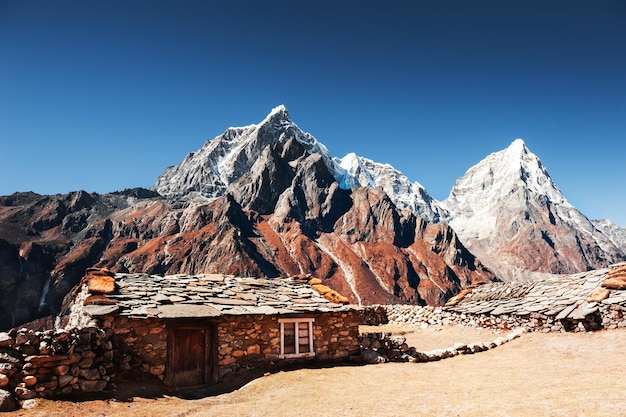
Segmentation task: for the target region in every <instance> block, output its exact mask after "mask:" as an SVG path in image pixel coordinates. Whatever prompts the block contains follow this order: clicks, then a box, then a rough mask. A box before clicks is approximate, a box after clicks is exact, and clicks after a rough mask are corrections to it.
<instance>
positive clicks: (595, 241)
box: [153, 106, 626, 280]
mask: <svg viewBox="0 0 626 417" xmlns="http://www.w3.org/2000/svg"><path fill="white" fill-rule="evenodd" d="M289 138H295V139H296V141H298V142H299V143H302V144H303V145H304V146H305V147H306V149H307V152H308V153H310V154H314V153H317V154H319V155H321V157H322V160H323V162H324V164H325V165H326V167H327V168H328V170H329V171H330V172H331V173H332V175H333V176H334V178H335V181H337V183H338V185H339V187H340V188H342V189H356V188H361V187H368V188H373V187H381V188H382V189H383V190H384V192H385V193H387V195H388V196H389V198H390V199H391V201H392V202H393V203H394V204H395V205H396V206H397V207H398V208H400V209H406V210H409V211H411V212H412V213H413V214H415V215H416V216H420V217H422V218H423V219H425V220H426V221H428V222H444V223H446V224H450V225H451V226H452V227H453V229H455V231H457V233H458V234H459V237H460V239H461V241H462V242H463V243H464V244H465V245H466V246H467V247H469V248H471V251H473V252H474V253H476V254H477V255H478V256H479V257H480V258H481V259H483V260H484V261H485V262H488V265H489V266H490V268H491V269H492V270H493V271H494V272H495V273H496V275H498V276H499V277H502V278H503V279H509V280H510V279H538V278H541V277H542V276H545V275H546V274H554V273H559V274H561V273H575V272H579V271H584V270H588V269H596V268H602V267H606V266H608V265H609V264H611V263H615V262H619V261H622V260H624V259H626V240H625V239H624V238H621V237H620V236H623V235H624V234H626V229H619V228H617V230H615V229H611V228H607V227H596V225H595V224H594V223H592V222H591V221H590V220H589V219H587V218H586V217H585V216H584V215H583V214H582V213H580V212H579V211H578V210H577V209H576V208H575V207H573V206H572V205H571V204H570V203H569V202H568V201H567V199H566V198H565V197H564V196H563V194H562V193H561V191H560V190H559V189H558V187H557V186H556V184H554V182H553V181H552V179H551V178H550V175H549V174H548V171H547V169H546V167H545V166H544V165H543V164H542V163H541V161H540V160H539V158H538V157H537V156H536V155H534V154H533V153H532V152H530V150H529V149H528V148H527V147H526V144H525V143H524V141H523V140H522V139H516V140H514V141H513V142H512V143H511V145H510V146H509V147H508V148H507V149H505V150H502V151H499V152H495V153H493V154H491V155H489V156H487V157H486V158H485V159H484V160H483V161H481V162H479V163H478V164H476V165H475V166H474V167H472V168H470V169H469V170H468V171H467V172H466V174H465V175H464V176H463V177H461V178H459V179H458V180H457V183H456V184H455V186H454V187H453V189H452V191H451V193H450V196H449V197H448V198H446V199H445V200H444V201H437V200H436V199H434V198H432V197H431V196H430V195H429V194H428V192H427V191H426V189H425V188H424V187H423V186H422V185H421V184H419V183H418V182H411V181H410V180H409V179H408V178H407V177H406V176H405V175H404V174H402V173H401V172H400V171H398V170H396V169H395V168H393V167H392V166H391V165H388V164H381V163H377V162H375V161H372V160H369V159H367V158H363V157H360V156H357V155H356V154H354V153H350V154H348V155H346V156H345V157H343V158H336V157H332V156H331V155H330V153H329V152H328V149H327V148H326V147H325V146H324V145H323V144H321V143H320V142H319V141H317V140H316V139H315V138H314V137H313V136H312V135H310V134H309V133H306V132H304V131H302V130H301V129H300V128H299V127H298V126H297V125H296V124H295V123H294V122H293V121H292V120H291V118H290V117H289V114H288V112H287V109H286V108H285V107H284V106H278V107H276V108H275V109H273V110H272V112H271V113H270V114H269V115H268V116H267V117H266V118H265V119H264V120H263V121H262V122H260V123H259V124H257V125H250V126H248V127H244V128H231V129H228V130H227V131H226V132H225V133H224V134H223V135H220V136H218V137H216V138H215V139H213V140H211V141H207V142H206V143H205V144H204V146H203V147H202V148H201V149H200V150H199V151H198V152H196V153H194V154H190V156H188V157H187V158H185V160H184V161H182V162H181V163H180V164H179V165H177V166H175V167H170V168H168V169H167V170H166V171H165V172H164V173H163V175H161V177H159V179H158V180H157V182H156V183H155V184H154V186H153V189H154V190H155V191H158V192H159V193H161V194H163V195H166V196H168V197H170V198H171V197H172V196H174V197H180V196H181V194H180V193H181V192H182V195H185V196H187V197H192V196H194V195H195V194H197V193H196V191H197V190H206V189H207V188H211V190H213V189H215V190H223V189H224V187H225V186H226V184H228V183H230V182H232V181H234V180H236V179H237V178H239V177H240V176H241V175H243V174H244V173H245V172H248V171H249V170H250V168H251V167H252V164H253V163H254V161H255V158H256V157H257V156H258V155H260V152H261V151H262V149H264V147H265V146H267V145H268V144H270V143H284V141H285V140H287V139H289ZM225 143H226V145H224V144H225ZM232 143H235V144H236V146H233V145H231V144H232ZM209 154H210V155H211V156H207V155H209ZM198 155H204V156H203V157H199V156H198ZM203 172H212V173H220V176H221V177H220V178H222V179H221V180H215V181H214V182H213V183H209V184H208V185H207V183H206V182H204V181H208V180H210V178H208V177H202V178H200V177H197V176H195V174H190V173H203ZM182 173H185V174H184V175H182ZM190 179H193V181H191V182H189V181H190ZM211 184H213V185H211ZM170 189H174V190H179V191H177V192H176V193H178V194H171V193H170V191H169V190H170ZM202 195H203V196H204V197H208V198H211V197H214V196H216V195H221V194H220V193H217V194H216V193H214V192H202ZM620 230H621V231H620ZM609 233H611V236H608V235H607V234H609ZM526 240H528V243H526ZM520 248H524V249H520ZM532 253H540V254H542V256H534V255H532Z"/></svg>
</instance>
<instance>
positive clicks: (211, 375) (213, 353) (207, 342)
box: [165, 320, 219, 389]
mask: <svg viewBox="0 0 626 417" xmlns="http://www.w3.org/2000/svg"><path fill="white" fill-rule="evenodd" d="M166 329H167V355H166V365H165V384H166V385H168V386H170V387H172V388H182V389H184V388H190V387H188V386H185V387H175V386H172V380H173V379H174V374H173V373H172V371H171V364H172V363H174V361H175V358H174V357H173V349H172V347H171V346H173V338H174V334H175V333H176V331H177V330H198V331H202V330H204V358H202V360H203V361H204V364H205V367H204V383H203V384H201V385H210V384H215V383H217V381H218V378H219V374H218V370H217V363H218V356H217V354H218V346H217V325H216V324H215V323H212V322H209V321H199V320H185V321H180V320H176V321H172V322H170V323H167V325H166Z"/></svg>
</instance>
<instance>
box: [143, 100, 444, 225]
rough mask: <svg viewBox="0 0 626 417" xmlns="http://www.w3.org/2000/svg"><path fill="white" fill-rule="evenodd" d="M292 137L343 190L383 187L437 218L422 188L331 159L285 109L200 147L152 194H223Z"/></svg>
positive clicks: (396, 174)
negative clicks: (270, 149)
mask: <svg viewBox="0 0 626 417" xmlns="http://www.w3.org/2000/svg"><path fill="white" fill-rule="evenodd" d="M291 138H295V139H296V140H297V141H298V142H300V143H302V144H303V145H304V147H305V148H306V150H307V152H309V153H311V154H312V153H318V154H320V155H322V159H323V161H324V163H325V165H326V166H327V167H328V169H329V171H330V172H331V173H332V174H333V176H334V177H335V179H336V180H337V182H338V184H339V186H340V187H341V188H343V189H352V188H360V187H376V186H380V187H382V188H383V189H384V190H385V192H386V193H387V194H388V195H389V197H390V198H391V200H392V201H393V202H394V203H395V204H396V205H397V206H398V207H399V208H402V209H408V210H411V211H412V212H414V213H415V214H417V215H420V216H422V217H424V218H425V219H426V220H428V221H432V222H436V221H439V219H440V218H441V217H442V213H443V212H442V211H441V209H440V208H439V204H438V202H437V201H436V200H434V199H433V198H432V197H431V196H430V195H428V193H427V192H426V190H425V189H424V187H422V186H421V185H420V184H419V183H417V182H414V183H411V181H410V180H409V179H408V178H407V177H406V176H404V175H403V174H402V173H401V172H400V171H398V170H396V169H395V168H393V167H392V166H391V165H388V164H380V163H377V162H374V161H372V160H370V159H367V158H363V157H360V156H357V155H356V154H354V153H350V154H348V155H346V156H345V157H344V158H341V159H339V158H332V157H331V156H330V152H329V151H328V149H327V148H326V146H324V145H323V144H322V143H321V142H319V141H318V140H317V139H315V138H314V137H313V136H312V135H311V134H309V133H306V132H304V131H302V130H301V129H300V128H299V127H298V126H297V125H296V124H295V123H294V122H293V121H292V120H291V118H290V116H289V113H288V111H287V108H286V107H285V106H284V105H279V106H276V107H274V108H273V109H272V111H271V112H270V113H269V114H268V115H267V116H266V117H265V118H264V119H263V120H262V121H261V122H260V123H258V124H252V125H249V126H244V127H231V128H228V129H226V131H225V132H224V133H223V134H221V135H220V136H217V137H215V138H214V139H212V140H209V141H207V142H205V144H204V145H203V146H202V147H201V148H200V149H199V150H198V151H197V152H193V153H190V154H188V155H187V156H186V157H185V159H184V160H183V161H182V162H181V163H180V164H178V165H176V166H173V167H169V168H167V169H166V170H165V172H164V173H163V174H162V175H161V176H160V177H159V178H158V179H157V181H156V182H155V184H154V186H153V187H152V188H153V190H155V191H157V192H158V193H159V194H161V195H163V196H166V197H169V198H180V197H186V196H189V195H191V196H196V195H200V196H202V197H204V198H209V199H211V198H215V197H218V196H221V195H223V194H224V193H225V192H226V189H227V187H228V185H229V184H231V183H232V182H233V181H235V180H237V179H238V178H240V177H241V176H242V175H243V174H245V173H246V172H248V171H249V170H250V168H251V167H252V164H253V163H254V161H255V160H256V159H257V158H258V157H259V155H260V154H261V153H262V151H263V149H264V148H265V147H267V146H270V145H274V144H277V143H283V144H284V143H286V142H287V141H288V140H289V139H291Z"/></svg>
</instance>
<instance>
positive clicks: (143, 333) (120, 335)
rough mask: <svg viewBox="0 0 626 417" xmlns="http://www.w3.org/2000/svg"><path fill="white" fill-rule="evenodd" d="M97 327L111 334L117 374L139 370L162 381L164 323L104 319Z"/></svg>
mask: <svg viewBox="0 0 626 417" xmlns="http://www.w3.org/2000/svg"><path fill="white" fill-rule="evenodd" d="M99 325H100V326H101V327H102V328H105V329H108V328H110V329H111V330H112V333H113V337H112V341H113V344H114V346H115V350H114V359H115V363H116V365H117V366H118V368H119V371H120V372H127V371H131V370H140V371H143V372H146V373H150V374H152V375H154V376H156V377H158V378H159V379H161V380H163V379H164V377H165V361H166V358H167V331H166V323H165V321H163V320H159V319H133V318H128V317H114V316H104V317H103V318H102V319H101V320H99Z"/></svg>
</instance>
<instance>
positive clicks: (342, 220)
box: [0, 137, 495, 328]
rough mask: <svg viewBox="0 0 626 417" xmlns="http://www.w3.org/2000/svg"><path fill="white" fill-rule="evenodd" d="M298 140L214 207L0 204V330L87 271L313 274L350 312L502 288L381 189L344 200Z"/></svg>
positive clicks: (56, 302) (104, 198) (147, 200)
mask: <svg viewBox="0 0 626 417" xmlns="http://www.w3.org/2000/svg"><path fill="white" fill-rule="evenodd" d="M327 164H328V160H327V159H326V158H325V157H324V155H322V154H320V153H316V152H314V153H309V151H308V148H307V146H306V144H303V143H302V142H301V141H299V140H298V139H297V138H296V137H291V138H289V139H287V140H286V141H285V142H276V143H273V144H271V145H268V146H266V147H265V148H263V150H262V151H261V153H260V154H259V155H258V156H257V157H256V159H255V162H254V164H253V165H252V166H251V167H250V168H249V170H248V171H247V172H245V173H243V174H242V175H241V176H240V177H239V178H236V179H234V180H233V181H232V182H231V183H230V184H229V185H228V186H227V188H226V192H225V194H224V195H222V196H219V197H215V198H213V199H208V200H207V199H188V200H184V201H181V200H180V199H170V200H168V199H164V198H162V197H160V196H157V195H156V194H155V193H153V192H150V191H147V190H129V191H126V192H124V193H119V194H107V195H97V194H88V193H85V192H82V191H81V192H76V193H70V194H68V195H64V196H62V195H59V196H38V195H35V194H14V195H12V196H9V197H4V198H2V199H1V200H0V258H2V259H3V260H5V261H6V262H4V263H3V264H2V268H3V271H2V272H3V275H2V280H3V282H2V286H1V290H0V307H1V308H0V328H7V327H12V326H15V325H18V324H20V323H23V322H25V321H28V320H31V319H33V318H36V317H38V316H41V315H45V314H48V313H57V312H58V311H59V310H60V309H61V308H62V299H63V298H64V297H65V296H66V294H68V292H69V291H70V290H71V289H72V287H73V286H74V285H76V284H77V283H78V282H79V281H80V278H81V277H82V275H83V273H84V271H85V269H86V268H87V267H90V266H97V267H108V268H111V269H112V270H114V271H118V272H145V273H152V274H176V273H201V272H212V273H224V274H234V275H241V276H256V277H276V276H293V275H302V274H311V275H313V276H316V277H318V278H321V279H322V280H323V281H324V283H325V284H326V285H328V286H330V287H331V288H333V289H335V290H337V291H339V292H340V293H342V294H344V295H346V296H347V297H348V298H349V299H350V301H351V302H354V303H361V304H372V303H384V304H388V303H396V302H401V303H413V304H434V305H438V304H443V303H444V302H445V301H446V300H447V299H449V298H450V297H452V296H453V295H454V294H456V293H458V292H459V291H460V290H461V289H462V288H464V287H466V286H468V285H471V284H475V283H479V282H487V281H492V280H494V279H495V277H494V275H493V274H492V273H491V272H490V271H489V270H488V269H486V268H485V267H483V265H482V264H481V263H480V261H479V260H478V259H477V258H475V257H474V256H473V255H472V254H471V253H470V252H468V251H467V250H466V249H465V248H464V247H463V245H462V244H461V243H460V242H459V240H458V239H457V237H456V234H455V233H454V231H453V230H452V229H451V228H450V227H449V226H446V225H445V224H441V223H439V224H430V223H427V222H425V221H424V220H423V219H422V218H420V217H417V216H415V215H414V214H412V213H410V212H408V211H403V210H399V209H398V208H397V207H396V206H395V204H393V202H392V201H391V200H390V199H389V197H388V196H387V194H386V193H385V192H384V191H383V190H382V189H381V188H359V189H355V190H345V189H343V188H341V187H340V186H339V184H338V183H337V181H336V180H335V176H334V175H333V174H334V173H333V172H331V171H330V170H329V169H328V165H327Z"/></svg>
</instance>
